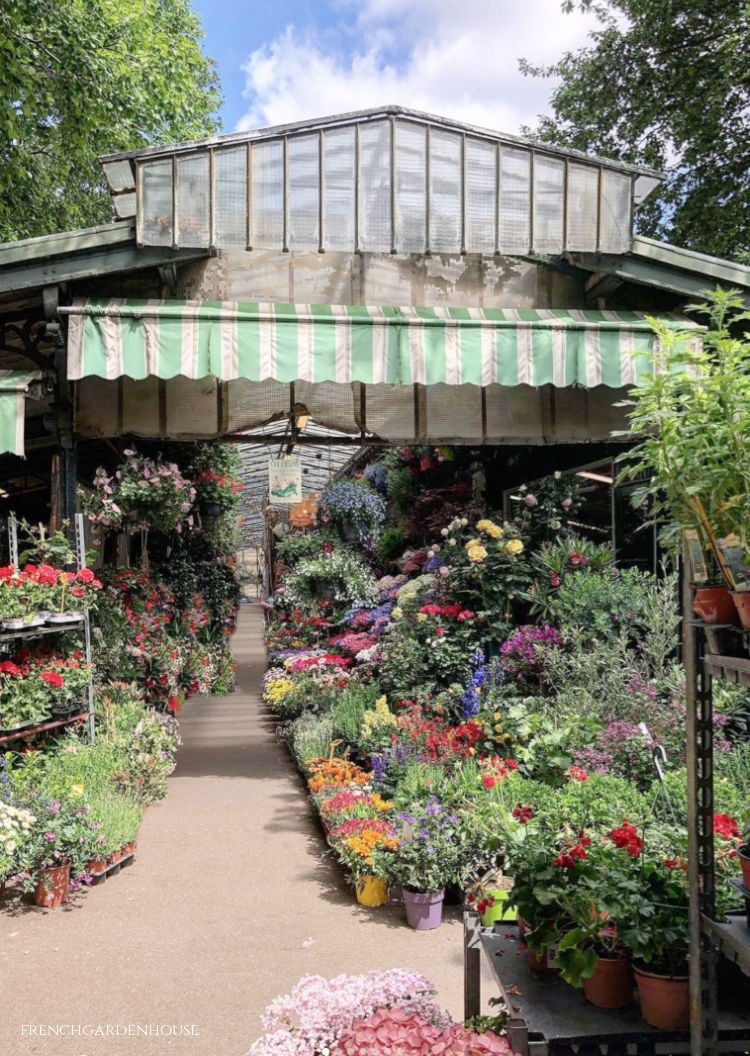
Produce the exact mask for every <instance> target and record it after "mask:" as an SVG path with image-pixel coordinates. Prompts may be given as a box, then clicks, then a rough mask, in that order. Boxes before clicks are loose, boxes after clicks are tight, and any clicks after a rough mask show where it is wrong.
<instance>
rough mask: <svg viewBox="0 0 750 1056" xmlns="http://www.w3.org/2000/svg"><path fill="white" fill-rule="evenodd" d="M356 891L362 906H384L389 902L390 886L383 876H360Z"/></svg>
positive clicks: (357, 880) (355, 885)
mask: <svg viewBox="0 0 750 1056" xmlns="http://www.w3.org/2000/svg"><path fill="white" fill-rule="evenodd" d="M354 891H355V893H356V895H357V901H358V902H359V904H360V906H383V905H385V903H386V902H387V901H388V885H387V884H386V882H385V880H384V879H383V878H382V876H372V875H371V874H369V873H368V874H367V875H366V876H358V877H357V879H356V880H355V883H354Z"/></svg>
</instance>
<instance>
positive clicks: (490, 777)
mask: <svg viewBox="0 0 750 1056" xmlns="http://www.w3.org/2000/svg"><path fill="white" fill-rule="evenodd" d="M482 781H483V783H484V787H485V788H494V787H495V785H496V784H497V778H496V777H495V776H494V774H485V775H484V777H483V778H482Z"/></svg>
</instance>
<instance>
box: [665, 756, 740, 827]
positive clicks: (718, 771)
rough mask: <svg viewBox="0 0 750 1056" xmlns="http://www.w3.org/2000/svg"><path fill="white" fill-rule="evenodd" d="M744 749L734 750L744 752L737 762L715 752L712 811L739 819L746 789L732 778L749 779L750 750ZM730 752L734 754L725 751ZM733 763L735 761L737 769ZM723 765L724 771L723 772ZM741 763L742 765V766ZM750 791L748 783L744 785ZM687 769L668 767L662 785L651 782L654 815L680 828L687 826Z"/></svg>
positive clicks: (736, 758)
mask: <svg viewBox="0 0 750 1056" xmlns="http://www.w3.org/2000/svg"><path fill="white" fill-rule="evenodd" d="M743 748H744V746H742V747H739V746H738V748H736V749H734V751H735V752H739V753H740V759H741V756H742V755H743V754H744V759H742V760H741V761H740V759H738V757H735V760H733V761H728V756H727V755H726V754H717V755H716V756H715V757H714V758H715V762H714V766H715V773H714V811H715V812H716V813H717V814H729V815H730V817H732V818H734V819H735V820H736V821H738V822H740V821H741V820H742V817H743V814H744V809H745V795H746V794H747V793H746V792H745V789H744V788H743V786H742V785H738V784H736V783H735V780H734V779H735V777H744V780H745V781H747V782H750V751H745V752H744V753H743ZM728 754H729V755H732V754H733V753H728ZM732 762H735V763H738V764H739V765H738V766H737V769H736V771H735V770H734V767H733V765H732ZM725 764H726V771H725V768H724V767H725ZM743 764H744V766H743ZM746 787H747V789H748V791H750V783H749V784H748V785H747V786H746ZM687 788H688V785H687V770H686V769H685V767H684V766H683V767H680V768H679V769H677V770H668V771H667V772H666V773H665V775H664V784H663V785H662V784H661V782H659V781H654V783H653V786H652V789H651V793H650V798H651V799H652V801H653V804H654V815H655V817H656V818H658V819H659V820H661V821H664V822H668V823H675V822H676V823H677V824H678V825H679V826H680V827H682V828H686V827H687V800H688V793H687Z"/></svg>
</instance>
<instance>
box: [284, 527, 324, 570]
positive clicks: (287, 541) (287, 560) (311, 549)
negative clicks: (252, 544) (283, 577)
mask: <svg viewBox="0 0 750 1056" xmlns="http://www.w3.org/2000/svg"><path fill="white" fill-rule="evenodd" d="M322 544H323V539H322V538H321V533H319V532H314V533H312V534H306V535H298V534H296V533H294V532H293V533H292V534H291V535H287V536H285V537H284V538H283V539H282V540H281V542H279V543H277V544H276V556H277V557H278V559H279V561H280V562H281V563H282V564H283V565H290V566H292V567H294V566H295V565H298V564H299V563H300V561H302V560H304V559H305V558H308V557H318V556H319V555H320V553H321V548H322Z"/></svg>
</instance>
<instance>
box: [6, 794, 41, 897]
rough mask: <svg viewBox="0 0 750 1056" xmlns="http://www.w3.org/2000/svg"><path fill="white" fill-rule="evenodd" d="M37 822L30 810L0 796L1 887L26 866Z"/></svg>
mask: <svg viewBox="0 0 750 1056" xmlns="http://www.w3.org/2000/svg"><path fill="white" fill-rule="evenodd" d="M35 824H36V817H35V815H34V814H32V813H31V811H30V810H27V809H26V808H24V807H16V806H14V805H13V804H11V803H6V802H5V801H4V800H3V799H1V798H0V888H1V887H2V886H3V884H4V883H5V881H6V880H9V879H10V878H11V877H13V876H15V875H16V874H17V873H20V872H21V870H22V869H23V868H24V862H25V860H26V857H27V855H28V854H29V847H28V845H29V843H30V841H31V834H32V830H33V828H34V825H35Z"/></svg>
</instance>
